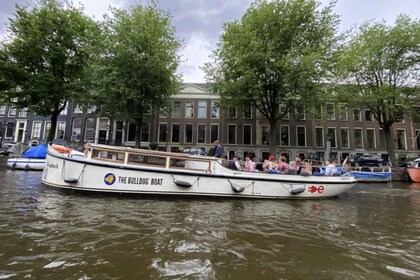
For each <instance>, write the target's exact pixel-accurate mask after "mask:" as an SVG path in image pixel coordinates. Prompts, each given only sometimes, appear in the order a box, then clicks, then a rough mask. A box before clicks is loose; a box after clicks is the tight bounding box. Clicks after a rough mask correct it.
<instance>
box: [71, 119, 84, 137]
mask: <svg viewBox="0 0 420 280" xmlns="http://www.w3.org/2000/svg"><path fill="white" fill-rule="evenodd" d="M81 133H82V118H74V119H73V125H72V128H71V141H77V142H78V141H80V135H81Z"/></svg>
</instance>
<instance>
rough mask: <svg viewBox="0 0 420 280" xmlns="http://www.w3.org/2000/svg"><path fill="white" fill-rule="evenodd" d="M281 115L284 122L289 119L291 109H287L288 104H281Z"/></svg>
mask: <svg viewBox="0 0 420 280" xmlns="http://www.w3.org/2000/svg"><path fill="white" fill-rule="evenodd" d="M279 113H280V116H282V117H281V119H282V120H288V119H289V117H290V116H289V109H288V108H287V106H286V104H283V103H280V104H279Z"/></svg>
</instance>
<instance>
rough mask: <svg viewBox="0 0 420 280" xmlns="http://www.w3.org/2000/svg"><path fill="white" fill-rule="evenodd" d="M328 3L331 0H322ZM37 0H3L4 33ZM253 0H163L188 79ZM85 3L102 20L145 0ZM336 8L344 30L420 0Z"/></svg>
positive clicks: (361, 1)
mask: <svg viewBox="0 0 420 280" xmlns="http://www.w3.org/2000/svg"><path fill="white" fill-rule="evenodd" d="M318 1H319V2H321V5H327V4H328V3H329V0H318ZM34 2H35V0H0V36H3V35H4V34H5V32H6V30H7V24H8V22H9V18H14V12H15V5H16V4H19V5H23V4H28V5H29V6H31V5H33V4H32V3H34ZM252 2H254V1H253V0H160V1H159V7H160V8H161V9H163V10H166V11H168V12H170V13H171V15H172V25H173V26H175V28H176V36H177V38H178V39H181V40H183V41H184V43H185V46H184V48H183V49H182V50H181V53H180V55H181V59H182V62H181V64H180V67H179V68H178V73H179V74H182V76H183V81H184V83H204V82H205V76H204V73H203V72H202V71H201V69H200V67H201V66H202V65H203V64H204V63H205V62H209V61H211V59H210V58H209V55H210V54H211V52H212V51H213V50H214V49H216V47H217V42H218V40H219V36H220V35H221V34H222V33H223V23H226V22H231V21H234V20H237V19H240V18H241V17H242V15H243V14H244V13H245V11H246V10H247V8H249V6H250V4H251V3H252ZM73 3H76V5H77V3H81V4H82V5H83V6H84V12H85V14H87V15H88V16H90V17H92V18H94V19H96V20H101V19H102V18H103V15H104V14H106V13H107V12H108V7H109V6H113V7H117V8H120V9H128V8H129V7H130V6H131V5H133V4H135V3H140V4H145V3H146V1H145V0H73ZM334 12H335V13H336V14H337V15H339V16H340V19H341V23H340V26H339V30H340V31H341V32H344V31H347V30H349V29H350V28H351V27H354V26H359V25H360V24H362V23H363V22H365V21H369V20H373V21H381V20H385V21H386V23H387V24H388V25H393V24H394V23H395V19H396V18H397V16H398V15H400V14H402V13H404V14H407V15H409V16H410V17H411V18H412V19H418V18H419V17H420V0H337V3H336V5H335V9H334Z"/></svg>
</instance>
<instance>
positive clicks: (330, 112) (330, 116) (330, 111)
mask: <svg viewBox="0 0 420 280" xmlns="http://www.w3.org/2000/svg"><path fill="white" fill-rule="evenodd" d="M327 120H329V121H334V120H335V108H334V104H333V103H328V104H327Z"/></svg>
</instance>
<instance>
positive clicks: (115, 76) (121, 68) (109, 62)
mask: <svg viewBox="0 0 420 280" xmlns="http://www.w3.org/2000/svg"><path fill="white" fill-rule="evenodd" d="M111 11H112V14H113V15H112V17H111V18H108V19H107V20H106V21H105V24H104V26H103V34H104V41H103V46H104V49H103V50H102V52H101V55H100V57H99V59H98V60H97V63H96V65H95V66H94V69H93V73H94V77H93V80H94V81H95V82H96V84H95V94H96V98H97V99H98V100H100V102H101V105H102V110H103V111H102V113H103V114H111V115H113V116H114V117H117V118H120V119H128V120H131V121H134V122H135V123H136V124H137V130H136V146H137V147H139V146H140V134H141V131H140V128H141V124H142V120H143V115H144V114H145V113H146V112H149V111H150V108H155V109H159V108H162V107H165V106H166V105H167V102H168V101H169V98H170V96H171V95H173V94H175V93H176V91H177V89H178V86H179V83H180V77H179V76H177V75H176V74H175V72H176V69H177V67H178V65H179V63H180V58H179V55H178V51H179V49H180V48H181V46H182V42H180V41H179V40H177V39H176V37H175V28H174V27H173V26H172V25H171V17H170V15H169V14H168V13H167V12H165V11H162V10H159V9H158V8H157V7H156V3H155V2H153V1H152V2H149V4H148V5H147V6H142V5H135V6H133V7H131V8H130V10H129V11H125V10H119V9H112V10H111Z"/></svg>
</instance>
